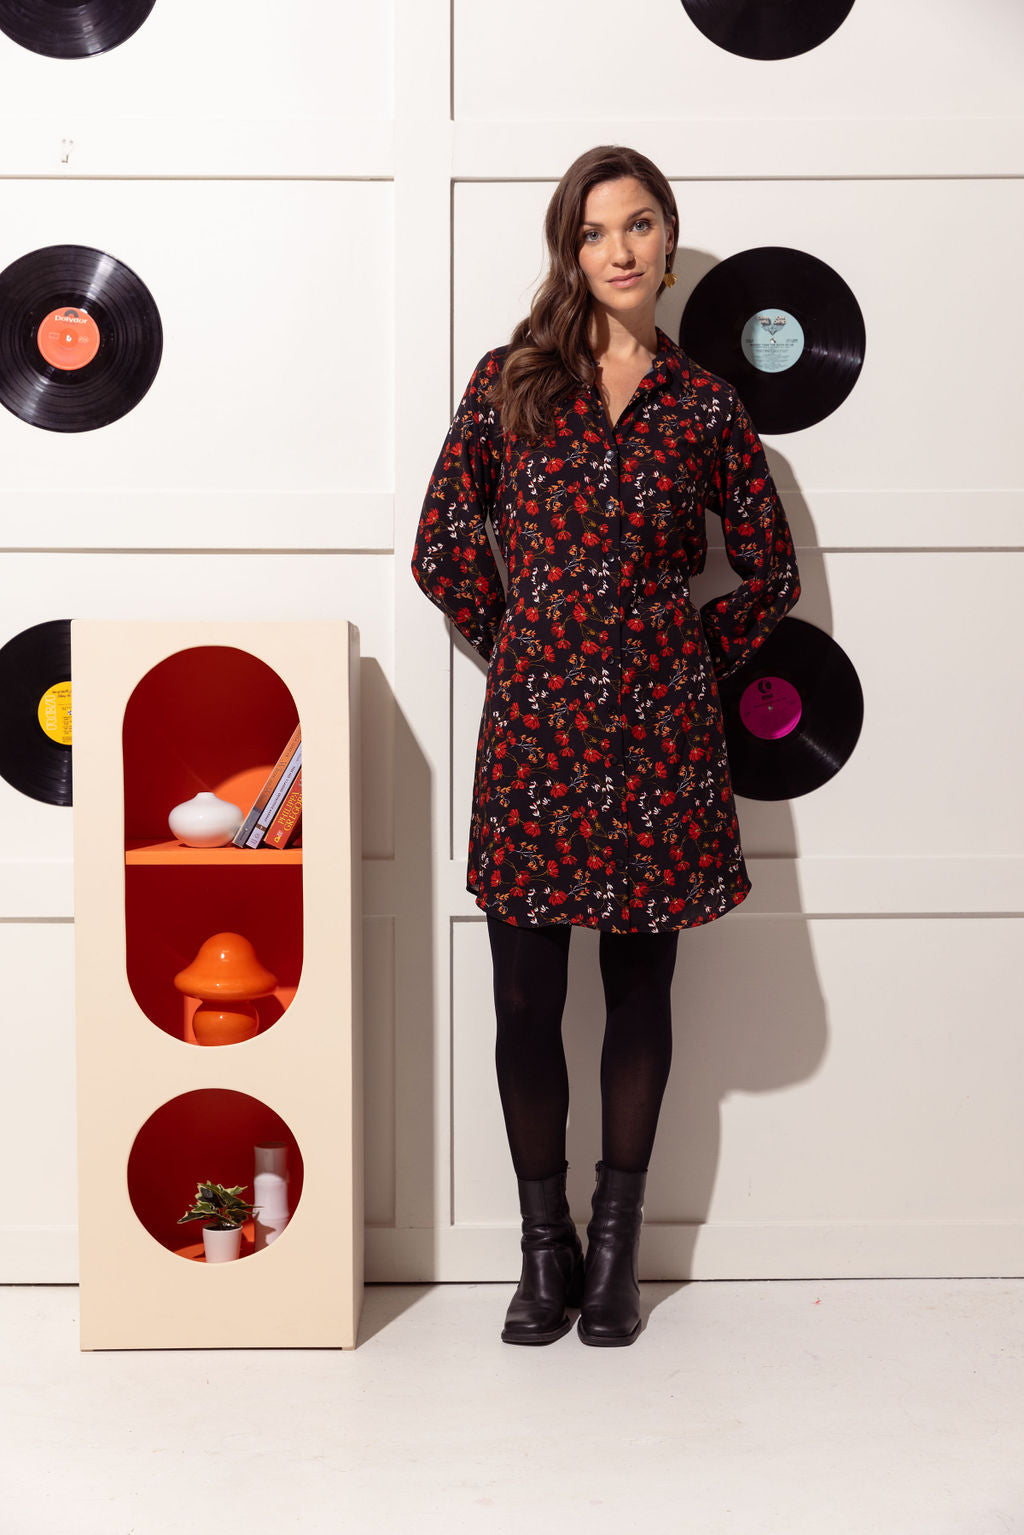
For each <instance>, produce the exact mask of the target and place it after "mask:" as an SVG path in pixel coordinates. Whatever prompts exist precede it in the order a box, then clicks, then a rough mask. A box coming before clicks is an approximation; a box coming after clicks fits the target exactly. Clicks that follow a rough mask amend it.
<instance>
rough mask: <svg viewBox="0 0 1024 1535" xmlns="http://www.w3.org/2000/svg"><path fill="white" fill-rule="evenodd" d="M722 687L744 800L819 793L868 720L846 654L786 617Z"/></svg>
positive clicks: (736, 784) (735, 777) (733, 766)
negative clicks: (815, 791)
mask: <svg viewBox="0 0 1024 1535" xmlns="http://www.w3.org/2000/svg"><path fill="white" fill-rule="evenodd" d="M718 688H719V697H720V699H721V703H722V717H723V719H724V720H725V738H726V745H727V747H728V751H729V769H730V773H731V776H732V785H733V789H734V790H735V792H736V793H737V794H742V795H745V796H746V798H747V799H765V800H776V799H796V798H797V797H798V796H799V795H801V794H810V793H811V791H812V790H813V789H818V788H820V787H821V785H822V784H823V783H827V782H828V780H829V779H830V778H832V777H833V776H834V774H836V773H838V771H839V769H840V768H841V767H842V765H843V763H844V762H846V761H847V759H848V758H849V757H850V755H851V753H852V751H853V749H854V747H855V746H856V744H857V740H858V737H859V736H860V729H861V725H862V724H863V722H864V695H863V693H862V691H861V686H860V679H859V678H858V676H857V673H856V671H855V669H854V666H853V663H852V661H851V660H850V658H849V656H848V655H847V654H846V652H845V651H844V650H843V649H842V648H841V647H840V646H839V645H837V644H836V642H835V640H834V639H832V638H831V636H830V635H828V634H826V633H825V631H824V630H823V629H818V628H816V627H815V625H814V624H808V623H805V622H804V621H803V620H802V619H799V618H784V619H783V620H782V621H781V623H779V624H778V625H777V626H776V627H775V628H774V629H773V630H772V632H771V634H770V635H769V636H768V638H767V640H766V641H765V643H764V644H763V645H762V646H761V648H760V650H758V652H757V654H756V656H755V658H754V659H753V660H752V661H750V662H747V663H745V664H744V665H743V666H742V667H741V668H740V669H739V671H738V672H736V673H735V674H734V675H733V676H731V677H727V678H726V679H725V680H724V681H722V682H720V683H719V685H718Z"/></svg>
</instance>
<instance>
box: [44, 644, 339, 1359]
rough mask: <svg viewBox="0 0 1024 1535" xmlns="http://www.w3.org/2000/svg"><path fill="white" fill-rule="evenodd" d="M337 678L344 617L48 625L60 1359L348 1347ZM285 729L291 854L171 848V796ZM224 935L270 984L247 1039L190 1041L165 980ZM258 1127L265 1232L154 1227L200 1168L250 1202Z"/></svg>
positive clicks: (248, 769)
mask: <svg viewBox="0 0 1024 1535" xmlns="http://www.w3.org/2000/svg"><path fill="white" fill-rule="evenodd" d="M358 669H359V634H358V630H357V629H356V628H355V626H354V625H353V624H351V623H347V622H344V621H338V622H311V623H303V622H294V623H245V622H232V623H228V622H213V623H175V622H166V623H157V622H153V623H137V622H123V623H122V622H84V621H83V622H77V621H76V622H75V623H73V625H72V670H73V682H74V801H75V804H74V819H75V944H76V1008H77V1023H78V1057H77V1058H78V1150H79V1251H80V1285H81V1346H82V1348H83V1349H102V1348H215V1347H261V1346H291V1347H321V1346H322V1347H341V1348H352V1347H354V1346H355V1341H356V1334H357V1329H358V1325H359V1313H360V1307H361V1302H362V1289H363V1151H362V1144H363V1133H362V1027H361V1010H362V984H361V899H360V896H361V883H360V881H361V847H360V834H359V805H360V783H359V757H358V742H359V731H358V719H359V707H358ZM296 718H298V720H299V721H300V722H301V726H302V739H303V767H302V787H303V822H302V842H303V846H302V849H301V851H299V850H298V849H293V850H287V851H285V852H283V853H281V852H274V851H270V850H264V851H256V852H252V851H250V850H246V849H236V848H225V849H215V850H208V851H202V852H198V851H196V850H192V849H186V848H183V847H180V846H178V845H175V844H174V843H173V839H172V838H171V836H170V833H169V831H168V830H167V827H166V813H167V811H168V810H169V809H170V808H171V806H172V805H173V804H175V803H177V802H178V801H180V800H183V799H187V798H190V797H191V796H192V795H193V794H194V793H196V792H197V791H198V790H199V789H212V790H214V791H215V792H218V793H220V794H222V795H224V796H225V797H226V798H229V799H231V798H234V799H236V800H238V801H239V802H241V801H242V800H243V799H244V797H245V796H246V795H248V796H249V798H250V799H251V797H252V794H254V793H255V788H256V787H258V784H259V782H260V781H261V780H262V777H263V776H264V775H265V773H266V770H267V766H268V764H269V763H272V762H273V760H274V758H275V757H276V755H277V752H278V751H279V750H280V747H281V746H283V744H284V742H285V741H286V740H287V738H288V735H289V734H290V731H291V729H292V727H293V725H294V723H295V720H296ZM243 808H245V807H244V806H243ZM227 929H231V930H241V931H243V932H245V933H246V936H249V937H251V938H252V939H253V941H254V943H255V945H256V949H257V952H258V953H259V955H260V957H261V958H262V959H263V960H264V962H265V963H266V964H267V965H268V967H269V968H270V969H271V970H272V971H274V973H275V974H276V975H277V977H278V983H279V984H278V988H277V991H276V992H275V994H274V996H273V997H270V998H268V999H266V1000H265V1001H261V1002H260V1003H259V1004H258V1006H259V1009H260V1016H261V1026H260V1032H259V1034H257V1035H256V1036H255V1038H253V1039H251V1040H248V1041H246V1042H245V1043H242V1044H235V1045H224V1046H217V1047H203V1046H199V1045H196V1044H194V1043H191V1042H190V1040H189V1034H190V1030H189V1021H190V1016H191V1008H190V1007H189V1005H188V1004H187V1002H186V1001H185V999H183V998H181V997H180V996H179V995H178V994H177V993H176V992H175V991H174V988H173V985H172V984H171V978H172V976H173V974H174V972H175V971H176V970H177V969H179V968H181V966H182V965H183V964H186V963H187V962H188V961H189V959H190V958H191V956H192V954H193V953H194V952H195V949H196V948H198V946H199V943H200V942H202V941H203V939H204V938H206V937H209V936H210V935H211V934H212V933H213V932H217V931H221V930H227ZM193 1005H194V1004H193ZM264 1139H284V1140H286V1142H287V1143H288V1145H289V1147H290V1156H289V1163H290V1168H291V1173H292V1179H293V1201H292V1203H293V1214H292V1217H291V1220H290V1222H289V1224H288V1226H287V1227H286V1229H285V1230H284V1231H283V1233H282V1234H281V1235H280V1236H279V1237H278V1239H277V1240H276V1241H275V1242H274V1243H273V1244H272V1245H271V1246H269V1247H267V1248H266V1249H264V1250H263V1251H260V1252H255V1251H249V1250H248V1244H247V1251H246V1253H245V1254H244V1255H243V1256H242V1258H240V1259H239V1260H237V1261H235V1262H232V1263H226V1264H218V1265H214V1266H212V1267H211V1266H208V1265H207V1264H206V1263H205V1262H204V1261H202V1259H201V1257H200V1256H198V1254H201V1245H198V1246H197V1245H196V1244H197V1239H198V1240H199V1243H201V1231H200V1227H199V1225H198V1224H192V1225H188V1226H179V1225H177V1224H176V1222H177V1217H178V1216H179V1215H180V1214H182V1213H183V1212H184V1210H185V1208H186V1206H187V1204H188V1203H189V1201H190V1197H191V1195H192V1193H193V1192H194V1189H195V1184H196V1182H197V1181H198V1180H199V1179H200V1178H204V1179H206V1178H212V1179H213V1180H215V1181H219V1182H224V1183H238V1182H240V1183H246V1184H248V1185H249V1188H250V1190H251V1187H252V1176H253V1169H252V1145H253V1143H254V1142H255V1141H256V1140H264ZM208 1163H209V1165H207V1164H208ZM296 1194H297V1195H298V1197H297V1199H296V1198H295V1197H294V1196H295V1195H296ZM250 1197H251V1193H250Z"/></svg>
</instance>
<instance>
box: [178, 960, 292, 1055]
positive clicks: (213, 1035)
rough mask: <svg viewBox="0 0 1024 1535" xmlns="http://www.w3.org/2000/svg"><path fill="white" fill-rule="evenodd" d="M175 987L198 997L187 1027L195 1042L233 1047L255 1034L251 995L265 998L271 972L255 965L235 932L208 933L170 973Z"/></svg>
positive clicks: (274, 981)
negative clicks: (189, 957)
mask: <svg viewBox="0 0 1024 1535" xmlns="http://www.w3.org/2000/svg"><path fill="white" fill-rule="evenodd" d="M174 984H175V986H176V987H177V988H178V990H179V991H180V992H182V993H184V995H186V996H189V997H198V998H199V1006H198V1007H197V1008H196V1011H195V1013H194V1015H193V1018H192V1029H193V1032H194V1034H195V1037H196V1042H197V1043H198V1044H200V1045H237V1044H241V1042H242V1041H243V1040H246V1039H252V1037H253V1035H254V1034H258V1033H259V1027H260V1015H259V1013H258V1012H257V1010H256V1005H255V1002H254V1000H253V999H254V998H256V997H267V996H269V995H270V993H271V992H272V991H273V990H274V988H275V986H276V985H277V976H276V975H272V974H271V972H270V971H269V970H268V969H267V968H266V966H265V965H263V964H261V963H260V961H259V959H258V958H257V956H256V951H255V949H254V948H253V946H252V944H251V943H250V942H249V940H248V938H243V936H242V934H241V933H214V934H213V936H212V938H207V940H206V942H205V943H203V944H201V945H200V947H199V952H198V953H197V954H196V957H195V959H194V960H193V961H192V963H191V964H190V965H186V967H185V969H184V970H179V971H178V973H177V975H176V976H175V977H174Z"/></svg>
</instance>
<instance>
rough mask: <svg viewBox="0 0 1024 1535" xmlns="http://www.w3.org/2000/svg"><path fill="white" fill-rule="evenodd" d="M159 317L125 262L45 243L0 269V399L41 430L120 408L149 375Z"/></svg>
mask: <svg viewBox="0 0 1024 1535" xmlns="http://www.w3.org/2000/svg"><path fill="white" fill-rule="evenodd" d="M162 351H163V327H162V326H161V323H160V311H159V310H158V309H157V307H156V303H155V301H154V299H153V295H152V294H151V293H150V291H149V289H148V288H147V287H146V285H145V283H144V282H143V281H142V279H141V278H140V277H137V276H136V274H135V273H134V272H133V271H132V269H131V268H130V267H127V266H125V265H124V263H123V262H121V261H118V260H117V259H116V258H115V257H114V256H108V255H106V253H105V252H104V251H99V250H94V249H93V248H92V246H89V245H48V246H46V247H45V248H44V249H42V250H36V251H30V252H29V253H28V255H25V256H20V257H19V258H18V260H17V261H13V262H12V263H11V265H10V266H9V267H7V268H6V269H5V270H4V271H3V272H0V404H3V405H5V406H6V407H7V409H8V410H9V411H12V412H13V414H14V415H16V416H18V417H20V419H21V420H22V421H27V422H29V424H30V425H31V426H39V427H43V428H44V429H45V430H46V431H48V432H89V431H92V430H93V429H94V428H96V427H100V426H107V425H109V423H110V422H111V421H117V420H119V419H120V417H121V416H124V415H127V413H128V411H130V410H131V409H132V408H133V407H134V406H136V405H137V404H138V403H139V401H140V400H141V399H142V397H143V395H144V394H145V393H146V391H147V389H148V388H149V386H150V384H151V383H152V382H153V380H154V378H155V377H156V372H157V369H158V368H159V366H160V356H161V353H162Z"/></svg>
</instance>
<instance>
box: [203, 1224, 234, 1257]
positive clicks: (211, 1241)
mask: <svg viewBox="0 0 1024 1535" xmlns="http://www.w3.org/2000/svg"><path fill="white" fill-rule="evenodd" d="M203 1251H204V1253H205V1254H206V1261H207V1263H230V1262H231V1260H232V1258H237V1257H238V1255H239V1253H240V1252H241V1251H242V1228H241V1226H233V1227H232V1228H231V1230H230V1231H218V1230H217V1229H216V1227H214V1226H204V1227H203Z"/></svg>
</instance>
